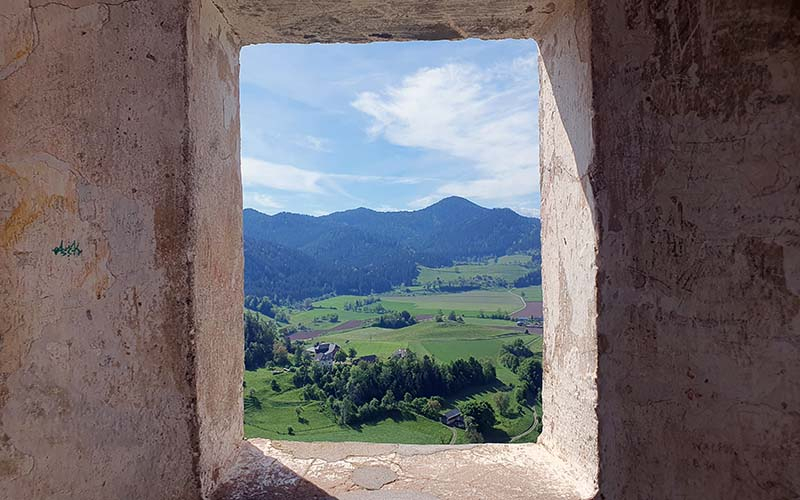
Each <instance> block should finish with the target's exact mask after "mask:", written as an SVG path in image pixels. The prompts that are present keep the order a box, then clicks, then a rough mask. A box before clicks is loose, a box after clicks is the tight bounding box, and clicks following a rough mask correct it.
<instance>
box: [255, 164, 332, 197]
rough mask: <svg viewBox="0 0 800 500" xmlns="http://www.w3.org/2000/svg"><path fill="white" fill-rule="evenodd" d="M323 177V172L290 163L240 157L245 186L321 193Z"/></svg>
mask: <svg viewBox="0 0 800 500" xmlns="http://www.w3.org/2000/svg"><path fill="white" fill-rule="evenodd" d="M324 177H325V176H324V174H322V173H321V172H316V171H314V170H303V169H301V168H297V167H294V166H292V165H282V164H280V163H272V162H268V161H263V160H257V159H255V158H248V157H244V158H242V184H243V185H244V186H245V187H259V188H270V189H280V190H282V191H295V192H301V193H322V192H324V190H323V188H322V186H321V183H322V181H323V179H324Z"/></svg>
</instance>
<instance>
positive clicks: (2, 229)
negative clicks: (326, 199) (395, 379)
mask: <svg viewBox="0 0 800 500" xmlns="http://www.w3.org/2000/svg"><path fill="white" fill-rule="evenodd" d="M118 3H119V5H115V2H107V3H93V2H86V1H77V0H72V1H70V0H63V1H62V2H59V3H58V4H56V3H52V2H38V1H34V2H31V4H32V7H29V4H28V2H27V1H24V2H16V1H14V2H3V3H2V6H0V14H2V16H0V20H1V21H0V22H2V23H3V29H0V47H2V48H3V53H2V57H3V59H2V62H1V63H0V116H1V117H2V126H0V280H1V281H2V282H1V283H0V325H1V326H0V335H1V337H0V338H1V340H0V498H4V499H5V498H7V499H14V500H18V499H22V498H25V499H51V498H53V499H55V498H63V499H66V498H80V499H109V498H137V499H154V500H156V499H158V500H160V499H164V498H170V499H182V498H186V499H190V498H197V496H198V492H199V479H198V476H197V474H196V472H195V468H196V464H194V463H193V462H194V457H195V450H196V449H197V439H198V435H197V422H196V416H195V415H196V414H195V409H194V400H195V394H194V386H193V380H194V377H195V375H194V366H193V363H192V361H193V357H194V356H193V352H194V348H193V344H192V338H191V333H192V332H193V331H196V329H197V328H200V329H201V330H202V328H204V325H203V324H202V323H200V324H195V323H196V321H195V318H193V312H192V307H193V305H192V304H193V302H192V300H193V299H192V297H193V295H192V286H193V285H192V279H193V277H192V273H191V272H190V258H191V256H192V255H193V254H195V253H196V252H195V250H194V249H192V248H189V247H188V244H189V242H191V241H194V240H193V239H192V237H191V235H190V231H191V229H192V227H191V224H190V222H191V219H190V217H188V215H190V214H191V213H192V210H193V203H192V202H191V196H192V194H193V189H195V188H192V184H193V183H195V182H197V181H196V180H195V178H194V176H193V172H192V171H190V169H189V168H188V166H189V163H188V159H187V155H189V154H191V148H190V145H191V137H190V134H189V120H188V117H187V98H188V96H187V92H186V85H185V82H186V80H187V77H188V75H187V66H186V54H187V47H186V19H187V17H188V9H187V5H186V4H185V3H184V2H179V1H174V2H166V1H146V0H137V1H128V2H118ZM8 26H10V27H11V28H10V29H8V30H7V29H5V28H6V27H8ZM61 241H63V242H64V244H65V246H68V245H69V244H70V243H71V242H73V241H74V242H76V244H77V245H78V246H79V247H80V250H81V253H80V254H79V255H78V254H74V255H58V254H56V253H54V252H53V249H54V248H56V247H58V246H59V245H60V242H61Z"/></svg>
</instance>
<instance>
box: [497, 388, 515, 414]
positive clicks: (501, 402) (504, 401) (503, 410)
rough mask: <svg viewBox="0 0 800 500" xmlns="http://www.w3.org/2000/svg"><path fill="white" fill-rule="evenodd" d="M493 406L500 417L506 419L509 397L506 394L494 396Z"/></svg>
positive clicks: (499, 393)
mask: <svg viewBox="0 0 800 500" xmlns="http://www.w3.org/2000/svg"><path fill="white" fill-rule="evenodd" d="M494 404H495V406H497V410H498V411H499V412H500V415H503V416H504V417H507V416H508V415H509V409H510V407H511V398H510V397H509V395H508V393H507V392H498V393H497V394H495V395H494Z"/></svg>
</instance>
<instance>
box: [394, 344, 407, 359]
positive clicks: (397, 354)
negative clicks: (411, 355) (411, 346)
mask: <svg viewBox="0 0 800 500" xmlns="http://www.w3.org/2000/svg"><path fill="white" fill-rule="evenodd" d="M406 356H408V349H405V348H402V347H401V348H400V349H398V350H396V351H394V352H393V353H392V357H393V358H397V359H403V358H405V357H406Z"/></svg>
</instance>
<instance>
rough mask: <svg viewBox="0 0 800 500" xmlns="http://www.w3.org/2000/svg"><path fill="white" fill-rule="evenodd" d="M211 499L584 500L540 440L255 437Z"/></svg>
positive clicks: (247, 443)
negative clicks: (325, 440) (463, 442)
mask: <svg viewBox="0 0 800 500" xmlns="http://www.w3.org/2000/svg"><path fill="white" fill-rule="evenodd" d="M212 498H213V499H214V500H258V499H262V498H263V499H267V498H269V499H305V498H320V499H322V498H331V499H333V498H336V499H341V500H350V499H354V500H359V499H366V500H369V499H398V500H406V499H407V500H434V499H458V500H465V499H497V500H501V499H502V500H512V499H537V500H579V499H580V498H581V495H579V493H578V492H577V489H576V487H575V483H574V482H572V480H571V479H570V478H569V476H568V475H567V474H566V473H565V472H564V469H563V464H562V463H561V462H559V461H558V460H557V459H556V458H554V457H553V456H552V455H551V454H550V453H549V452H548V451H547V450H546V449H545V448H543V447H542V446H539V445H535V444H517V445H507V444H482V445H456V446H435V445H402V444H401V445H398V444H374V443H300V442H289V441H270V440H267V439H252V440H249V441H246V442H245V443H244V445H243V446H242V449H241V452H240V454H239V457H238V459H237V463H236V464H235V465H234V467H232V469H231V471H230V472H229V473H228V474H227V476H226V478H225V479H224V480H223V482H222V484H221V486H220V487H219V488H218V489H217V491H216V493H215V494H214V496H213V497H212Z"/></svg>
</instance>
